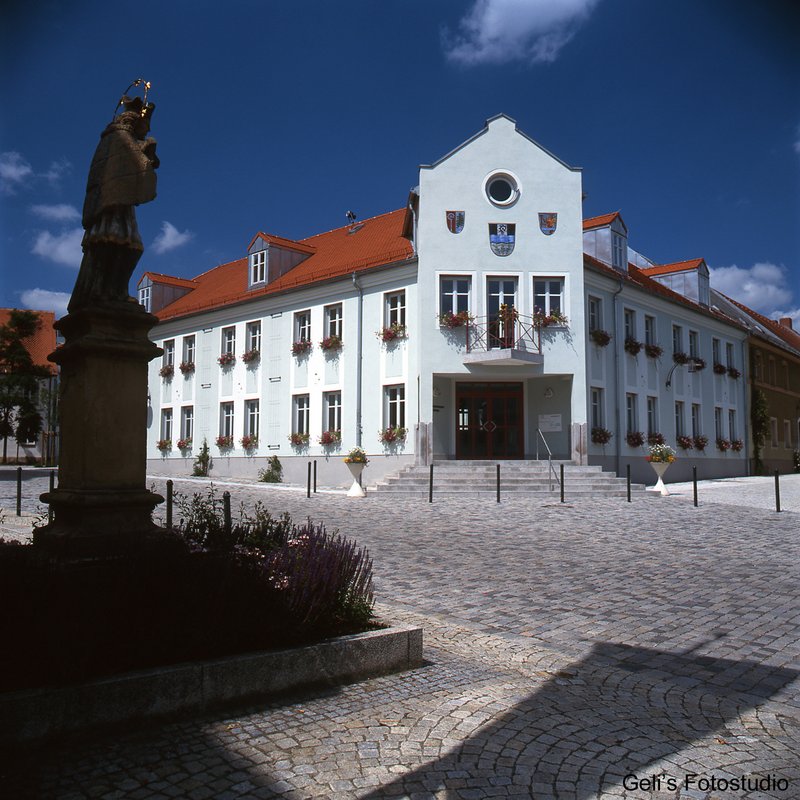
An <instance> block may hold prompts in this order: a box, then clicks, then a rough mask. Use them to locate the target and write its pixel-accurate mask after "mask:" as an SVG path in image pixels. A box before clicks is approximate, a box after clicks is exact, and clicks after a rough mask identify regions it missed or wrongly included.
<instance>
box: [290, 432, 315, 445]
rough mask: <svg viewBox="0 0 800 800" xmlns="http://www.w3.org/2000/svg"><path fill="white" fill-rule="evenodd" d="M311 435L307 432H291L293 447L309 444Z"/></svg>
mask: <svg viewBox="0 0 800 800" xmlns="http://www.w3.org/2000/svg"><path fill="white" fill-rule="evenodd" d="M309 438H310V437H309V435H308V434H307V433H290V434H289V441H290V442H291V445H292V447H305V446H306V445H307V444H308V440H309Z"/></svg>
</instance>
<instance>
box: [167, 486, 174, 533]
mask: <svg viewBox="0 0 800 800" xmlns="http://www.w3.org/2000/svg"><path fill="white" fill-rule="evenodd" d="M172 487H173V483H172V481H171V480H168V481H167V528H171V527H172Z"/></svg>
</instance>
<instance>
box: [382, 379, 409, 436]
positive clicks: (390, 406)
mask: <svg viewBox="0 0 800 800" xmlns="http://www.w3.org/2000/svg"><path fill="white" fill-rule="evenodd" d="M383 419H384V422H385V423H386V424H385V425H384V427H385V428H405V427H406V387H405V385H404V384H402V383H398V384H392V385H391V386H384V387H383Z"/></svg>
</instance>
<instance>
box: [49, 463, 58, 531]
mask: <svg viewBox="0 0 800 800" xmlns="http://www.w3.org/2000/svg"><path fill="white" fill-rule="evenodd" d="M55 488H56V471H55V470H54V469H51V470H50V491H51V492H52V491H54V490H55ZM54 516H55V513H54V512H53V506H52V505H51V506H50V507H49V508H48V509H47V521H48V523H52V521H53V517H54Z"/></svg>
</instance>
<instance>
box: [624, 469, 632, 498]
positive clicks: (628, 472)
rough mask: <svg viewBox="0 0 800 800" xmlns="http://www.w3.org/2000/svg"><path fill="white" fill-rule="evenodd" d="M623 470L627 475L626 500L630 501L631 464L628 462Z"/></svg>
mask: <svg viewBox="0 0 800 800" xmlns="http://www.w3.org/2000/svg"><path fill="white" fill-rule="evenodd" d="M625 472H626V473H627V476H628V502H629V503H630V501H631V465H630V464H628V465H626V467H625Z"/></svg>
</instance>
